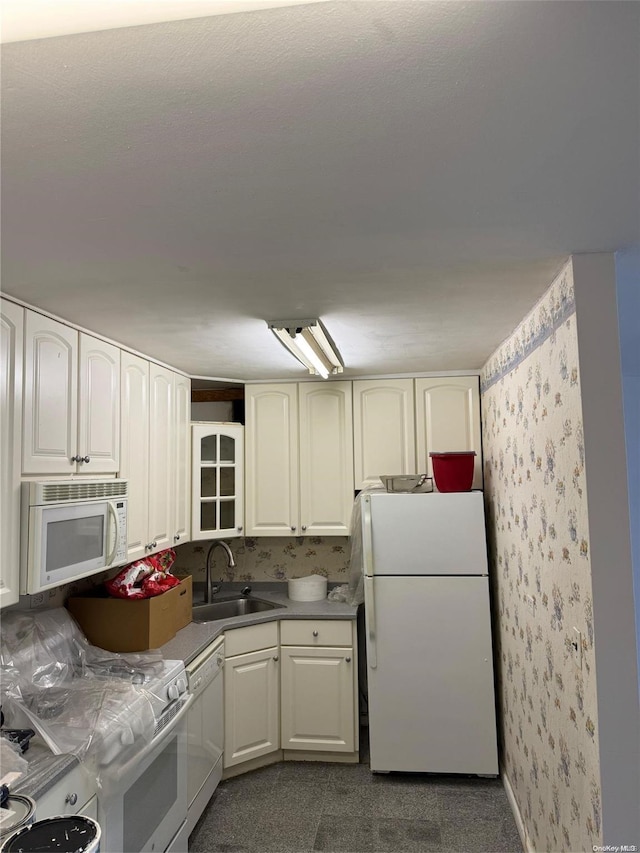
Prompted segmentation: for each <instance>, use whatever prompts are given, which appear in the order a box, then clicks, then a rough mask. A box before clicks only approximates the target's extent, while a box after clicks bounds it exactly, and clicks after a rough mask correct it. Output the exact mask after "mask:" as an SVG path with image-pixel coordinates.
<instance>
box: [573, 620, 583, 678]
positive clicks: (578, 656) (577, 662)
mask: <svg viewBox="0 0 640 853" xmlns="http://www.w3.org/2000/svg"><path fill="white" fill-rule="evenodd" d="M571 651H572V652H573V665H574V666H575V668H576V669H582V633H581V632H580V631H578V629H577V628H574V629H573V631H572V632H571Z"/></svg>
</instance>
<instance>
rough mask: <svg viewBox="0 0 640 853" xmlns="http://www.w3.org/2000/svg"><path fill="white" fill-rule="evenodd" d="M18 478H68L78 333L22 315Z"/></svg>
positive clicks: (73, 448)
mask: <svg viewBox="0 0 640 853" xmlns="http://www.w3.org/2000/svg"><path fill="white" fill-rule="evenodd" d="M24 341H25V346H24V420H23V428H24V433H23V448H22V472H23V474H74V473H75V471H76V463H75V461H73V462H72V461H71V460H72V457H74V456H76V455H77V454H78V452H79V448H78V442H77V435H78V409H77V402H78V333H77V332H76V331H75V329H70V328H69V327H68V326H65V325H63V324H62V323H58V322H57V321H56V320H50V319H49V318H48V317H43V316H42V315H41V314H37V313H36V312H35V311H29V310H27V311H25V337H24Z"/></svg>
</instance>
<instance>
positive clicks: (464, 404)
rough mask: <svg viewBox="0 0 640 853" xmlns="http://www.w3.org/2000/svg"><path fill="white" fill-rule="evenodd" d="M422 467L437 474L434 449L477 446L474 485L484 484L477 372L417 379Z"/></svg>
mask: <svg viewBox="0 0 640 853" xmlns="http://www.w3.org/2000/svg"><path fill="white" fill-rule="evenodd" d="M415 382H416V425H417V444H418V467H419V468H420V470H421V471H422V472H424V471H425V470H426V471H427V472H428V474H429V476H430V477H432V476H433V466H432V463H431V458H430V457H429V452H430V451H439V452H446V451H453V450H475V452H476V459H475V466H474V472H473V488H474V489H481V488H482V452H481V444H480V440H481V439H480V383H479V378H478V377H477V376H443V377H440V378H431V379H416V380H415Z"/></svg>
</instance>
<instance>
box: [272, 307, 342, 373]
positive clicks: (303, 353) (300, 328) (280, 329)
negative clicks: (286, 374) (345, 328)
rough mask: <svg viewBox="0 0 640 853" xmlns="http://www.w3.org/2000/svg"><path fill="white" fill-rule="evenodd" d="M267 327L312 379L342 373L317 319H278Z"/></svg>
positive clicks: (328, 336) (337, 357)
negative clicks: (302, 365)
mask: <svg viewBox="0 0 640 853" xmlns="http://www.w3.org/2000/svg"><path fill="white" fill-rule="evenodd" d="M267 325H268V326H269V328H270V329H271V331H272V332H273V334H274V335H275V336H276V338H277V339H278V340H279V341H280V343H281V344H283V345H284V346H285V347H286V348H287V349H288V350H289V352H290V353H291V354H292V355H294V356H295V357H296V358H297V359H298V361H299V362H300V363H301V364H304V366H305V367H306V368H307V370H308V371H309V373H311V374H312V375H313V376H322V378H323V379H327V377H328V376H329V375H331V374H336V373H342V371H343V369H344V362H343V361H342V358H341V356H340V353H339V352H338V350H337V348H336V345H335V344H334V342H333V341H332V340H331V337H330V335H329V333H328V332H327V330H326V329H325V327H324V326H323V325H322V323H321V322H320V320H277V321H275V322H273V323H267Z"/></svg>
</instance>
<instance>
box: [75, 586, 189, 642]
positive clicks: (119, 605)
mask: <svg viewBox="0 0 640 853" xmlns="http://www.w3.org/2000/svg"><path fill="white" fill-rule="evenodd" d="M191 599H192V593H191V576H190V575H189V576H188V577H185V578H183V579H181V581H180V584H179V585H178V586H174V587H173V588H172V589H170V590H167V592H164V593H162V595H155V596H153V598H142V599H137V600H135V599H134V600H133V601H127V599H124V598H110V597H109V596H108V595H107V594H106V591H105V590H104V589H100V590H99V591H98V592H97V593H96V594H93V595H83V596H77V597H73V598H70V599H69V600H68V602H67V607H68V609H69V612H70V613H71V615H72V616H73V618H74V619H75V620H76V621H77V622H78V624H79V625H80V627H81V628H82V630H83V631H84V633H85V634H86V635H87V639H88V640H89V642H90V643H91V644H92V645H94V646H99V647H100V648H101V649H107V651H110V652H144V651H147V650H148V649H157V648H159V647H160V646H162V645H164V644H165V643H168V642H169V640H171V639H172V638H173V637H175V635H176V631H178V630H179V629H178V627H177V626H178V625H179V626H180V628H182V627H184V625H185V624H188V623H187V622H185V621H184V620H185V618H186V614H187V609H188V621H189V622H190V621H191ZM187 602H188V608H187Z"/></svg>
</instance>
